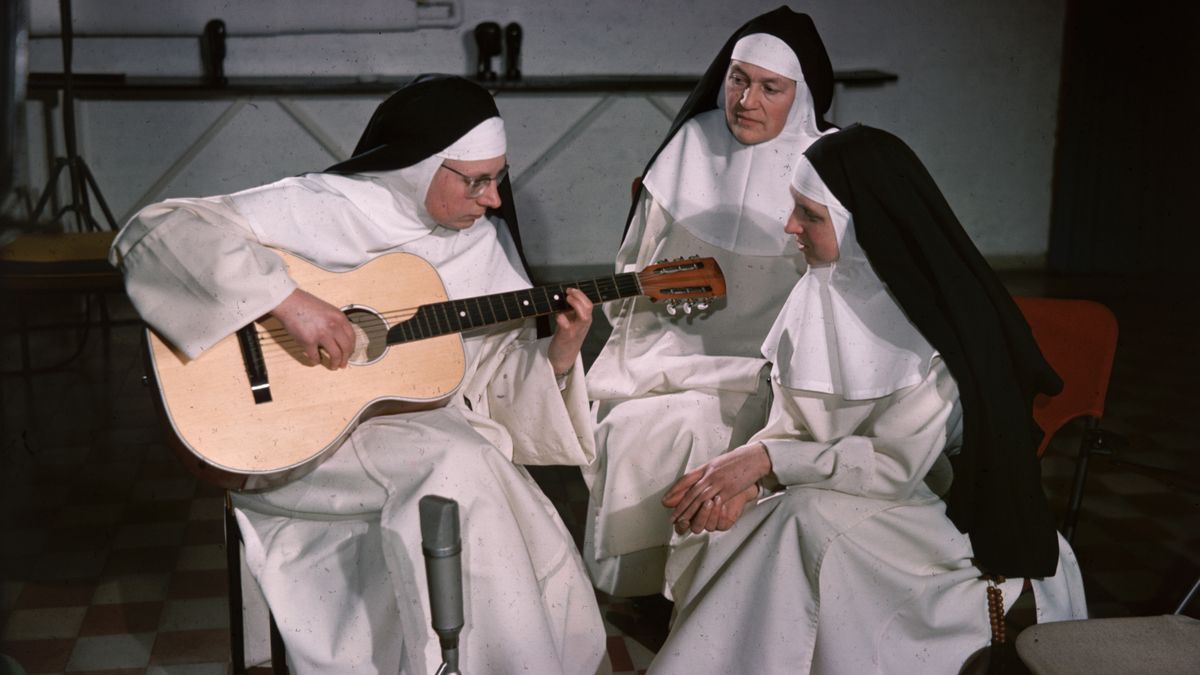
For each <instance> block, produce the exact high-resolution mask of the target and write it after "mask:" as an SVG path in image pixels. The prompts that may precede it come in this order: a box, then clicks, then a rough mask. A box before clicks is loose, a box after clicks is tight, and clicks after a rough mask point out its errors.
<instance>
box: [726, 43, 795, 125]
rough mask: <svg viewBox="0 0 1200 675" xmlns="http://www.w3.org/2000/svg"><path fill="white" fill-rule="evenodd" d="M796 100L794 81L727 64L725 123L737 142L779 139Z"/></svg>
mask: <svg viewBox="0 0 1200 675" xmlns="http://www.w3.org/2000/svg"><path fill="white" fill-rule="evenodd" d="M795 99H796V81H795V80H793V79H790V78H787V77H784V76H783V75H780V74H779V73H776V72H775V71H773V70H767V69H766V68H762V67H760V66H756V65H754V64H753V63H745V62H742V61H730V62H729V70H728V71H727V72H726V73H725V123H726V124H728V125H729V131H730V132H731V133H732V134H733V137H734V138H736V139H738V141H740V142H742V143H744V144H746V145H754V144H756V143H762V142H764V141H769V140H771V139H772V138H775V137H776V136H778V135H779V132H781V131H783V126H784V124H786V123H787V118H788V112H789V111H790V110H791V109H792V101H794V100H795Z"/></svg>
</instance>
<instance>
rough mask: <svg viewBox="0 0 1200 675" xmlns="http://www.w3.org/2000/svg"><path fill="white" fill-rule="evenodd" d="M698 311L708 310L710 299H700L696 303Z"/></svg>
mask: <svg viewBox="0 0 1200 675" xmlns="http://www.w3.org/2000/svg"><path fill="white" fill-rule="evenodd" d="M696 309H698V310H700V311H702V312H703V311H704V310H706V309H708V298H700V299H699V300H697V301H696Z"/></svg>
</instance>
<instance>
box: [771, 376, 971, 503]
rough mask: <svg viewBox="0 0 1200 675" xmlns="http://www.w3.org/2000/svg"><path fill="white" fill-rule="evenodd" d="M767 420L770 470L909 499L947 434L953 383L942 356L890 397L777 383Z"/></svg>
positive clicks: (952, 422) (953, 422)
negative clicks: (859, 397) (846, 395)
mask: <svg viewBox="0 0 1200 675" xmlns="http://www.w3.org/2000/svg"><path fill="white" fill-rule="evenodd" d="M774 388H775V401H774V403H773V405H772V411H771V419H770V421H769V422H768V424H767V426H766V428H764V429H763V430H762V431H760V432H759V433H758V434H756V435H755V437H754V438H753V439H752V441H755V440H757V441H761V442H762V443H763V445H765V446H766V448H767V454H768V455H770V458H771V464H772V473H773V475H774V477H775V478H776V479H777V480H778V481H779V483H781V484H783V485H806V486H810V487H820V488H825V489H829V490H836V491H838V492H845V493H849V494H856V495H863V496H869V497H875V498H880V499H894V500H900V499H906V498H908V497H909V496H910V495H911V494H912V492H913V490H914V489H916V487H917V486H918V485H919V484H921V483H922V481H923V480H924V478H925V476H926V474H927V473H928V472H929V469H930V467H931V466H932V465H933V463H934V462H935V461H936V460H937V458H938V457H939V456H940V455H941V454H942V452H943V451H944V450H945V448H946V446H947V445H948V444H949V443H950V442H951V440H952V439H951V434H953V433H954V429H955V428H956V427H957V426H958V421H959V417H960V416H961V412H960V410H961V409H960V407H959V404H958V387H957V386H956V385H955V383H954V379H953V378H952V377H951V376H950V372H949V370H947V369H946V367H945V365H944V364H943V362H942V361H941V359H935V361H934V364H933V367H932V368H931V369H930V372H929V374H928V375H927V376H926V378H925V380H924V381H922V382H921V383H919V384H916V385H913V386H911V387H907V388H905V389H901V390H900V391H897V392H895V393H893V394H891V395H889V396H887V397H884V398H881V399H873V400H870V401H846V400H844V399H841V398H839V397H836V396H828V395H822V394H815V393H813V392H810V391H799V390H793V389H788V388H786V387H782V386H779V385H777V384H776V385H774Z"/></svg>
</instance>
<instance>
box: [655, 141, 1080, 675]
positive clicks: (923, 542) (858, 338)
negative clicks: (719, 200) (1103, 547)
mask: <svg viewBox="0 0 1200 675" xmlns="http://www.w3.org/2000/svg"><path fill="white" fill-rule="evenodd" d="M792 191H793V192H792V194H793V198H794V209H793V211H792V213H791V215H790V216H789V218H788V220H787V223H786V226H784V225H783V223H781V224H780V225H781V228H785V231H786V232H787V233H788V234H790V235H792V236H794V237H795V241H796V244H797V246H798V248H799V249H800V250H801V251H802V252H803V254H804V256H805V258H806V259H807V261H808V263H809V268H808V271H807V273H806V274H805V275H804V276H803V277H802V278H801V279H800V280H799V281H798V282H796V284H795V286H794V288H793V289H792V292H791V294H790V296H789V297H788V300H787V302H786V303H785V305H784V307H783V309H782V311H781V312H780V314H779V316H778V318H777V319H776V321H775V324H774V326H773V327H772V328H771V330H770V331H769V332H768V333H767V337H766V339H765V341H764V342H763V344H762V353H763V356H764V357H765V358H767V359H768V360H770V361H771V363H772V369H771V387H772V391H773V394H774V398H773V402H772V405H771V411H770V416H769V419H768V421H767V423H766V426H765V427H763V428H762V429H761V430H760V431H758V432H757V433H756V434H754V436H753V437H752V438H751V439H750V441H749V442H748V443H746V444H745V445H743V446H741V447H738V448H736V449H734V450H732V451H730V452H728V453H726V454H724V455H722V456H720V457H719V458H717V459H714V460H712V461H711V462H708V463H706V464H705V465H703V466H701V467H699V468H698V469H696V470H694V471H691V472H689V473H688V474H687V475H685V476H684V477H683V478H682V479H681V480H680V481H678V482H677V483H675V484H674V485H673V486H672V487H671V489H670V490H669V491H668V492H667V495H666V497H665V499H664V501H663V503H664V505H665V506H666V507H667V508H669V509H672V511H671V514H672V519H673V521H674V522H675V528H676V530H677V531H678V532H679V533H681V534H682V535H683V536H684V540H683V541H681V543H680V544H679V545H678V546H677V547H676V549H675V551H674V552H673V554H672V557H671V560H670V561H669V564H668V570H667V575H668V582H669V587H670V591H671V594H672V596H673V598H674V599H675V601H676V615H675V617H674V620H673V624H672V627H671V632H670V635H669V637H668V638H667V641H666V644H665V645H664V646H663V648H662V649H661V650H660V651H659V653H658V655H657V657H656V659H655V661H654V663H653V665H652V667H651V669H650V671H651V672H653V673H688V674H689V675H690V674H696V673H727V672H744V673H750V672H755V673H781V672H788V673H809V672H812V673H856V674H858V673H896V674H908V673H958V672H960V670H961V669H962V667H963V665H964V663H966V662H967V661H968V660H969V659H970V658H971V657H972V656H973V655H975V654H976V653H980V652H981V650H983V649H984V648H985V647H987V646H988V645H989V644H991V643H992V640H993V639H994V638H1002V637H1003V635H1002V634H1001V633H1002V625H1003V614H1004V612H1006V611H1007V610H1008V608H1009V607H1011V605H1012V603H1013V602H1014V601H1015V600H1016V598H1017V596H1018V595H1019V594H1020V593H1021V590H1022V586H1023V583H1024V581H1025V580H1026V579H1030V580H1031V582H1032V588H1033V594H1034V598H1035V601H1036V605H1037V618H1038V620H1039V621H1055V620H1065V619H1079V618H1086V613H1087V610H1086V605H1085V602H1084V597H1083V586H1082V581H1081V578H1080V574H1079V568H1078V564H1077V562H1076V559H1075V557H1074V554H1073V553H1072V551H1071V549H1070V548H1069V546H1068V545H1067V543H1066V541H1065V540H1064V539H1063V538H1062V537H1061V536H1059V535H1058V533H1057V532H1056V531H1055V529H1054V525H1053V520H1052V518H1051V514H1050V512H1049V509H1048V506H1047V503H1046V499H1045V496H1044V494H1043V492H1042V488H1041V483H1040V472H1039V467H1038V458H1037V456H1036V452H1035V448H1036V447H1037V443H1036V440H1037V438H1038V435H1039V433H1040V432H1039V431H1038V430H1037V426H1036V424H1035V423H1034V421H1033V417H1032V400H1033V397H1034V396H1035V395H1036V394H1037V393H1048V394H1053V393H1055V392H1056V391H1058V389H1059V388H1060V387H1061V382H1060V381H1059V379H1058V377H1057V375H1056V374H1055V373H1054V372H1053V370H1052V369H1051V368H1050V366H1049V365H1048V364H1047V363H1046V361H1045V360H1044V359H1043V357H1042V355H1041V353H1040V351H1039V350H1038V348H1037V345H1036V343H1035V342H1034V340H1033V337H1032V334H1031V333H1030V330H1029V327H1028V325H1027V324H1026V323H1025V322H1024V320H1023V318H1022V316H1021V314H1020V312H1019V310H1018V309H1017V307H1016V306H1015V304H1014V303H1013V301H1012V299H1011V297H1010V296H1009V294H1008V293H1007V292H1006V291H1005V289H1004V288H1003V286H1002V285H1001V284H1000V282H999V280H998V278H997V277H996V275H995V273H994V272H993V271H992V270H991V268H990V267H989V266H988V265H987V263H986V261H985V260H984V259H983V257H982V256H981V255H980V253H979V252H978V250H977V249H976V248H975V246H974V245H973V244H972V242H971V240H970V239H969V238H968V236H967V234H966V233H965V231H964V230H963V228H962V226H961V225H960V224H959V222H958V220H957V218H956V217H955V215H954V214H953V212H952V211H951V209H950V207H949V205H948V204H947V202H946V200H945V199H944V197H943V196H942V194H941V192H940V191H939V189H938V188H937V185H936V184H935V183H934V181H933V179H932V177H931V176H930V175H929V173H928V172H927V171H926V169H925V167H924V166H923V165H922V164H921V162H920V160H919V159H918V158H917V157H916V155H915V154H914V153H913V152H912V151H911V150H910V149H909V148H908V147H907V146H906V145H905V144H904V143H903V142H902V141H900V140H899V139H898V138H896V137H895V136H893V135H891V134H889V133H887V132H884V131H880V130H878V129H874V128H870V127H865V126H857V125H856V126H852V127H849V128H847V129H845V130H842V131H838V132H836V133H833V134H830V135H828V136H825V137H824V138H822V139H821V140H819V141H817V142H816V143H814V144H813V145H812V146H811V147H809V148H808V150H806V151H805V156H804V158H802V159H801V160H800V162H799V163H798V166H797V170H796V173H795V176H794V178H793V180H792ZM748 492H757V493H758V494H757V498H756V499H751V500H747V499H745V498H744V497H743V496H744V495H746V494H747V493H748ZM993 624H994V625H995V627H994V628H993Z"/></svg>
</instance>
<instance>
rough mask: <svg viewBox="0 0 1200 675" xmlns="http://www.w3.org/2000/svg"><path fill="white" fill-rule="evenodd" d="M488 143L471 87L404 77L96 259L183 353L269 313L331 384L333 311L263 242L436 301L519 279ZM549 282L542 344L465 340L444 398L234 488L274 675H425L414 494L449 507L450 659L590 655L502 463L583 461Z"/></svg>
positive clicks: (566, 558)
mask: <svg viewBox="0 0 1200 675" xmlns="http://www.w3.org/2000/svg"><path fill="white" fill-rule="evenodd" d="M506 150H507V144H506V139H505V133H504V124H503V121H502V120H501V118H500V116H499V114H498V112H497V109H496V105H495V102H494V101H493V99H492V97H491V96H490V95H489V94H488V93H487V92H486V91H485V90H483V89H482V88H480V87H479V86H478V85H476V84H473V83H471V82H468V81H467V80H464V79H461V78H456V77H444V76H423V77H421V78H418V79H417V80H415V81H414V82H413V83H411V84H409V85H407V86H406V87H404V88H402V89H401V90H400V91H398V92H396V93H395V94H393V95H392V96H391V97H389V98H388V99H387V100H386V101H384V102H383V103H382V104H381V105H380V106H379V108H378V109H377V110H376V112H375V114H374V116H373V117H372V119H371V121H370V123H369V125H368V126H367V129H366V131H365V132H364V134H363V136H362V139H361V140H360V141H359V143H358V146H357V147H356V148H355V151H354V156H353V157H352V158H350V159H349V160H347V161H345V162H342V163H340V164H337V165H335V166H333V167H330V168H329V169H328V170H326V171H324V172H318V173H308V174H304V175H300V176H295V177H291V178H284V179H283V180H280V181H277V182H275V183H271V184H268V185H265V186H262V187H257V188H252V189H249V190H244V191H242V192H237V193H234V194H231V195H225V196H217V197H208V198H202V199H170V200H167V201H164V202H161V203H158V204H154V205H151V206H148V207H146V208H145V209H143V210H142V211H141V212H140V213H138V214H137V215H136V216H135V217H134V218H133V219H132V220H131V221H130V222H129V224H128V225H127V226H126V227H125V228H124V229H123V230H122V231H121V233H120V234H119V235H118V237H117V238H116V240H115V242H114V244H113V249H112V253H111V259H112V261H113V263H114V264H116V265H119V266H120V267H121V269H122V270H123V271H124V274H125V279H126V287H127V289H128V292H129V296H130V297H131V299H132V300H133V303H134V305H135V306H136V308H137V310H138V311H139V312H140V313H141V315H142V317H143V318H144V319H145V320H146V322H147V323H149V324H150V325H151V326H152V327H153V328H154V329H155V330H156V331H157V332H158V333H159V335H161V336H162V337H163V338H164V339H166V340H167V341H168V342H170V343H171V344H172V345H174V346H175V347H176V348H178V349H179V350H180V351H181V352H182V353H184V354H186V355H187V356H188V357H190V358H196V357H199V356H201V355H202V354H203V353H204V352H205V350H206V349H208V348H209V347H210V346H211V345H212V344H214V343H215V342H216V341H218V340H220V339H222V338H224V337H225V336H226V335H229V334H232V333H233V332H234V331H235V330H237V329H238V328H240V327H242V326H243V325H246V324H248V323H250V322H253V321H255V320H256V319H258V318H259V317H262V316H266V315H271V316H274V317H276V318H278V319H279V320H280V321H281V322H282V323H283V325H284V326H285V327H286V328H287V330H288V332H289V333H290V335H291V337H293V338H294V339H295V340H296V341H297V342H298V343H299V344H300V346H301V350H302V351H303V352H304V353H305V354H306V355H307V358H308V359H309V361H310V362H311V363H312V365H313V367H314V368H318V369H319V368H321V365H318V359H320V361H321V362H322V363H323V364H324V366H325V367H327V368H329V369H330V371H331V372H329V376H330V378H332V379H331V380H330V382H335V381H336V377H337V375H338V374H339V373H338V372H337V371H338V369H339V368H341V367H345V365H346V362H347V360H348V358H349V354H350V351H351V348H352V346H353V342H354V337H353V332H352V331H351V329H350V327H349V326H348V325H347V321H346V317H345V315H344V314H342V312H341V311H340V310H338V308H336V307H333V306H332V305H329V304H328V303H326V302H325V301H324V300H322V299H320V298H318V297H315V296H313V295H311V294H309V293H308V292H307V291H306V290H304V289H301V288H297V286H296V283H295V282H294V281H293V280H292V278H291V277H290V276H289V275H288V273H287V270H286V269H285V267H284V265H283V263H282V261H281V259H280V257H279V256H277V255H276V254H275V253H274V252H272V251H270V250H269V248H268V247H273V248H276V249H282V250H286V251H288V252H290V253H292V254H295V255H298V256H300V257H302V258H305V259H307V260H309V261H312V262H313V263H315V264H317V265H319V266H320V267H323V268H325V269H327V270H332V271H345V270H351V269H354V268H356V267H358V266H360V265H362V264H364V263H366V262H367V261H369V260H371V259H373V258H375V257H377V256H380V255H383V254H385V253H390V252H406V253H412V254H416V255H418V256H420V257H422V258H424V259H425V260H426V261H428V262H429V263H431V264H432V265H433V267H434V268H435V269H436V271H437V272H438V274H439V275H440V277H441V279H442V281H443V282H444V284H445V287H446V291H447V293H448V295H449V297H450V298H451V299H455V298H462V297H472V296H478V295H484V294H490V293H499V292H506V291H512V290H517V289H522V288H527V287H528V286H529V280H528V276H527V274H526V270H525V267H524V264H523V262H522V258H521V254H520V248H519V239H518V237H517V235H516V232H517V230H516V226H517V222H516V217H515V211H514V210H513V208H512V199H511V189H510V186H509V182H508V179H507V177H506V174H507V169H508V166H507V163H506ZM397 290H398V296H399V297H398V298H397V299H398V301H403V289H397ZM569 295H570V297H569V298H568V302H569V303H570V304H571V307H572V309H571V310H569V311H567V312H565V313H563V314H560V315H558V318H557V323H558V330H557V332H556V333H555V335H554V337H553V338H547V339H538V338H537V336H536V329H535V327H534V326H533V325H532V324H531V323H528V322H520V321H517V322H509V323H505V324H500V325H498V326H495V327H493V328H490V329H478V330H475V331H471V332H469V333H467V334H465V335H464V347H465V352H466V360H465V365H464V376H463V380H462V384H461V386H460V388H459V389H458V390H457V391H456V392H455V395H454V396H453V397H452V398H451V400H450V401H449V403H448V404H446V405H445V406H444V407H441V408H436V409H432V410H425V411H420V412H406V413H400V414H390V415H384V416H378V417H372V418H370V419H368V420H367V421H365V422H364V423H362V424H360V425H359V426H358V427H357V428H355V429H354V430H353V432H351V433H350V434H349V436H348V438H346V439H345V440H344V441H343V442H342V443H341V445H340V447H339V448H338V449H337V451H336V452H334V453H333V454H332V456H331V457H329V458H328V459H327V460H326V461H324V462H323V463H321V464H320V466H317V467H316V469H315V470H313V471H312V472H311V473H309V474H308V475H306V476H304V477H302V478H299V479H297V480H294V481H292V482H289V483H287V484H285V485H283V486H281V487H276V488H273V489H269V490H265V491H261V492H235V493H234V494H233V495H232V499H233V504H234V506H235V511H236V516H237V519H238V522H239V524H240V526H241V530H242V533H243V537H244V542H245V558H246V564H247V566H248V568H249V570H250V572H251V574H252V576H253V577H254V579H255V580H256V581H257V583H258V585H259V586H260V587H261V589H262V591H263V595H265V597H266V600H267V604H268V605H269V606H270V608H271V610H272V611H273V612H274V615H275V618H276V620H277V621H278V623H279V628H280V632H281V634H282V635H283V639H284V642H285V643H286V648H287V656H288V665H289V667H290V668H291V669H292V671H293V672H298V673H322V674H327V673H397V672H401V673H412V674H414V675H416V674H421V675H425V674H427V673H431V672H434V670H436V669H437V667H438V664H439V663H441V661H442V658H441V649H440V646H439V642H438V639H437V637H436V636H435V635H434V633H433V631H432V629H431V626H430V619H429V591H428V587H427V583H426V577H425V568H424V561H423V559H422V553H421V532H420V522H419V510H418V508H417V504H418V501H419V499H420V498H421V497H423V496H425V495H428V494H436V495H439V496H442V497H446V498H450V499H454V500H456V501H457V502H458V504H459V510H460V518H461V523H462V525H461V527H462V542H463V547H462V548H463V550H462V568H463V604H464V612H465V624H466V625H465V627H464V628H463V631H462V633H461V636H460V639H461V647H460V661H459V663H460V665H461V667H462V668H463V670H464V672H468V673H524V672H538V673H579V674H581V675H591V674H593V673H596V672H607V671H608V670H609V665H608V660H607V655H606V650H605V631H604V627H603V624H602V622H601V620H600V615H599V609H598V607H597V605H596V601H595V594H594V591H593V590H592V588H591V584H590V583H589V579H588V577H587V573H586V570H585V568H584V566H583V563H582V561H581V560H580V558H579V553H578V551H577V550H576V548H575V545H574V542H573V540H572V538H571V536H570V534H569V533H568V531H567V529H566V527H565V526H564V525H563V523H562V521H561V520H560V518H559V516H558V514H557V512H556V511H555V509H554V507H553V505H552V504H551V503H550V502H549V500H547V498H546V497H545V496H544V495H543V494H542V492H541V491H540V489H539V488H538V486H537V484H536V483H534V481H533V480H532V479H531V477H530V475H529V473H528V472H527V471H526V469H525V468H524V467H523V466H522V465H524V464H584V463H586V462H588V461H589V460H590V459H591V457H592V456H593V454H594V451H593V449H592V444H591V427H590V420H589V416H588V410H587V405H588V404H587V398H586V392H585V390H584V386H583V383H582V377H581V374H580V373H581V370H582V366H581V365H580V366H579V367H576V364H577V363H579V356H578V354H579V347H580V345H581V344H582V340H583V337H584V335H585V334H586V332H587V328H588V326H589V325H590V311H591V307H590V303H588V302H587V298H586V297H584V296H583V295H582V294H581V293H577V292H569ZM401 306H403V305H399V304H398V305H397V307H401ZM322 352H323V353H324V356H321V353H322ZM318 372H320V371H318Z"/></svg>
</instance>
